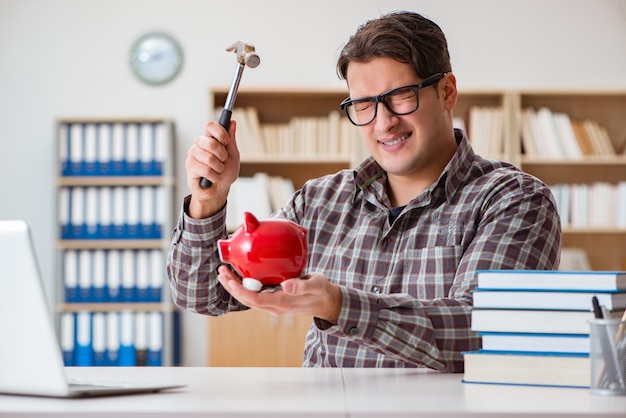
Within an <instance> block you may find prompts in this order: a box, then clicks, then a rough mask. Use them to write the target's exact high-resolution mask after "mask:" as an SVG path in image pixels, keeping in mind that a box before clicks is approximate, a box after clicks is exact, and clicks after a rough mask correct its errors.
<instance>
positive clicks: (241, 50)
mask: <svg viewBox="0 0 626 418" xmlns="http://www.w3.org/2000/svg"><path fill="white" fill-rule="evenodd" d="M226 51H229V52H230V51H233V52H235V53H236V54H237V68H236V69H235V77H234V78H233V82H232V84H231V85H230V90H229V91H228V96H226V103H225V104H224V110H222V114H221V115H220V120H219V124H220V125H222V126H223V127H224V129H226V130H228V127H229V126H230V117H231V116H232V114H233V106H234V105H235V98H236V97H237V90H238V89H239V82H240V81H241V75H242V74H243V69H244V68H245V66H246V65H247V66H248V67H250V68H255V67H257V66H258V65H259V64H260V63H261V59H260V58H259V56H258V55H257V54H256V53H255V52H254V45H252V44H249V43H246V42H242V41H238V42H236V43H234V44H232V45H231V46H230V47H228V48H227V49H226ZM212 184H213V183H212V182H211V180H208V179H206V178H204V177H202V178H201V179H200V187H202V188H203V189H208V188H209V187H211V185H212Z"/></svg>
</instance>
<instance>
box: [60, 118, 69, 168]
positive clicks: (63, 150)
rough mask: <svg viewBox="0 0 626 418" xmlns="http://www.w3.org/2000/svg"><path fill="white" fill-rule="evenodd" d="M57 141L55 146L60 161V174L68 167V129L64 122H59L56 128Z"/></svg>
mask: <svg viewBox="0 0 626 418" xmlns="http://www.w3.org/2000/svg"><path fill="white" fill-rule="evenodd" d="M58 129H59V130H58V135H59V142H58V143H57V146H58V147H59V148H58V149H57V151H58V155H59V162H60V163H61V167H59V168H60V170H61V174H63V173H65V172H66V171H67V170H68V168H69V163H70V143H69V129H68V125H67V124H66V123H61V124H59V128H58Z"/></svg>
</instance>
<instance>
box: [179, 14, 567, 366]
mask: <svg viewBox="0 0 626 418" xmlns="http://www.w3.org/2000/svg"><path fill="white" fill-rule="evenodd" d="M337 70H338V74H339V76H340V77H341V78H343V79H345V80H346V81H347V84H348V88H349V91H350V98H349V99H346V100H345V101H344V102H343V103H342V104H341V107H342V108H343V110H344V111H345V112H346V114H347V115H348V117H349V118H350V120H351V121H352V123H354V124H355V125H358V126H360V133H361V136H362V139H363V141H364V143H365V145H366V146H367V149H368V150H369V152H370V154H371V157H370V158H368V159H366V160H365V161H364V162H363V163H362V164H361V165H360V166H359V167H357V168H356V169H354V170H344V171H341V172H339V173H336V174H334V175H330V176H325V177H322V178H318V179H313V180H310V181H309V182H308V183H306V184H305V185H304V187H303V188H302V189H301V190H299V191H298V192H296V194H295V195H294V196H293V198H292V199H291V201H290V202H289V203H288V204H287V205H286V206H285V207H284V208H283V209H281V210H279V211H278V212H277V213H276V214H275V215H274V216H277V217H281V218H286V219H290V220H292V221H295V222H297V223H299V224H300V225H302V226H304V227H305V228H307V230H308V243H309V253H310V254H309V260H308V265H307V268H306V271H305V274H304V276H303V277H301V278H297V279H292V280H288V281H286V282H284V284H283V285H282V291H278V292H261V293H255V292H251V291H248V290H246V289H244V288H243V287H242V285H241V282H240V280H239V279H238V278H237V277H236V276H235V275H234V274H233V273H232V272H231V270H230V269H228V268H227V267H226V266H220V260H219V256H218V251H217V245H216V243H217V240H218V239H220V238H225V237H226V228H225V219H226V215H225V214H226V209H227V208H226V197H227V194H228V190H229V187H230V185H231V184H232V183H233V182H234V181H235V179H236V178H237V175H238V173H239V152H238V150H237V141H236V123H235V122H233V123H231V126H230V129H229V130H228V132H226V131H225V130H224V129H222V128H221V127H220V126H219V125H218V124H217V123H215V122H209V123H207V125H206V127H205V135H204V136H201V137H197V138H196V139H195V142H194V144H193V146H192V147H191V148H190V150H189V154H188V157H187V161H186V164H185V168H186V172H187V182H188V185H189V188H190V189H191V195H190V196H188V197H187V198H186V199H185V202H184V204H183V210H182V213H181V217H180V220H179V222H178V226H177V228H176V229H175V231H174V233H173V236H172V247H171V257H170V259H169V264H168V274H169V279H170V284H171V288H172V294H173V297H174V301H175V303H176V304H177V305H179V306H181V307H184V308H187V309H190V310H193V311H195V312H198V313H202V314H208V315H218V314H223V313H225V312H229V311H233V310H241V309H247V308H253V309H261V310H264V311H268V312H272V313H274V314H277V315H281V314H308V315H312V316H313V317H314V322H313V324H312V326H311V328H310V330H309V333H308V335H307V338H306V345H305V353H304V359H303V365H304V366H317V367H324V366H336V367H418V366H426V367H429V368H433V369H437V370H441V371H447V372H461V371H463V358H462V355H461V353H462V352H463V351H468V350H475V349H477V348H478V347H479V345H480V340H479V338H478V336H477V335H476V334H475V333H473V332H471V331H470V309H471V306H472V290H473V288H474V287H475V283H476V282H475V278H474V275H475V272H476V270H479V269H556V268H557V267H558V261H559V252H560V240H561V235H560V233H561V232H560V221H559V218H558V215H557V211H556V206H555V203H554V200H553V198H552V195H551V194H550V191H549V190H548V188H547V187H546V186H545V185H544V184H543V183H541V182H540V181H538V180H537V179H535V178H534V177H531V176H529V175H527V174H525V173H523V172H521V171H519V170H518V169H516V168H515V167H513V166H511V165H509V164H506V163H500V162H494V161H488V160H485V159H483V158H481V157H480V156H478V155H475V154H474V152H473V151H472V148H471V146H470V143H469V142H468V138H467V137H466V136H465V133H464V132H462V131H459V130H455V129H454V128H453V126H452V110H453V108H454V106H455V104H456V100H457V89H456V78H455V76H454V74H453V73H452V72H451V67H450V58H449V54H448V47H447V42H446V39H445V36H444V34H443V33H442V31H441V29H440V28H439V27H438V26H437V25H436V24H435V23H433V22H432V21H430V20H428V19H426V18H424V17H422V16H420V15H419V14H416V13H411V12H394V13H390V14H387V15H384V16H382V17H380V18H378V19H375V20H372V21H369V22H367V23H366V24H364V25H362V26H361V27H359V29H358V30H357V32H356V33H355V35H354V36H352V37H351V39H350V40H349V42H348V43H347V44H346V45H345V47H344V48H343V50H342V52H341V56H340V57H339V61H338V66H337ZM201 177H206V178H208V179H209V180H211V181H212V182H213V187H211V188H209V189H201V188H200V187H199V186H198V183H199V180H200V178H201Z"/></svg>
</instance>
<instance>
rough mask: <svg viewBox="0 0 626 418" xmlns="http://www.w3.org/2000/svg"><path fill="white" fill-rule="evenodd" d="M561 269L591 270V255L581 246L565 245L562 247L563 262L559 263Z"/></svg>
mask: <svg viewBox="0 0 626 418" xmlns="http://www.w3.org/2000/svg"><path fill="white" fill-rule="evenodd" d="M559 270H561V271H589V270H591V263H590V262H589V255H588V254H587V251H586V250H585V249H584V248H580V247H563V248H561V262H560V263H559Z"/></svg>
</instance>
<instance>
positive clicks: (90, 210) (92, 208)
mask: <svg viewBox="0 0 626 418" xmlns="http://www.w3.org/2000/svg"><path fill="white" fill-rule="evenodd" d="M98 195H99V192H98V188H97V187H94V186H89V187H87V188H86V189H85V225H86V227H87V234H88V235H90V236H94V235H95V234H96V233H97V232H98V215H99V213H98V212H99V208H100V202H99V199H98V197H99V196H98Z"/></svg>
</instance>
